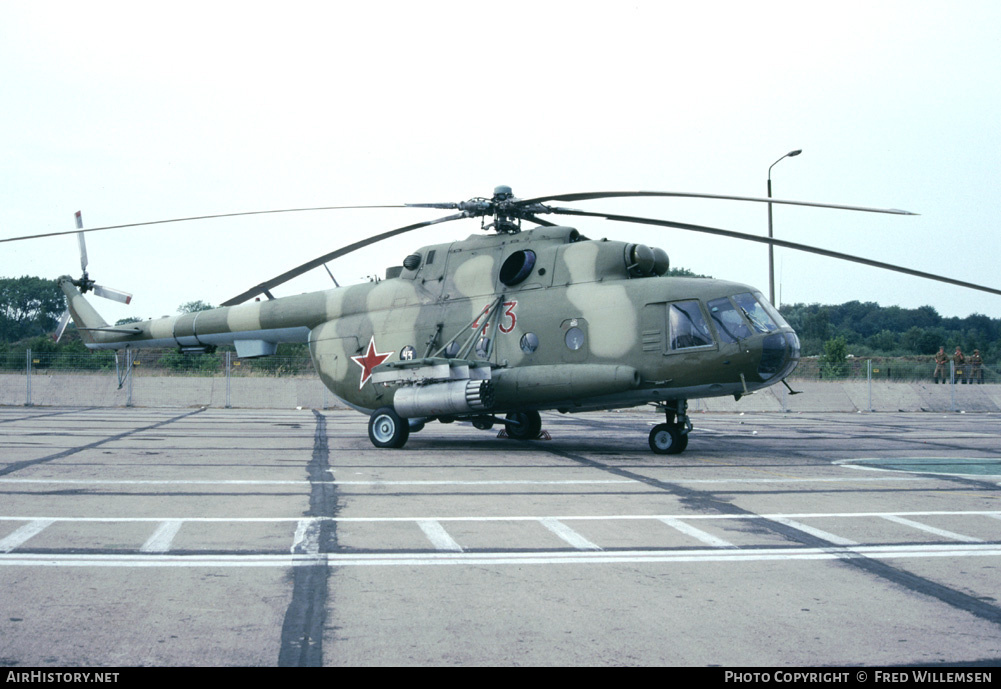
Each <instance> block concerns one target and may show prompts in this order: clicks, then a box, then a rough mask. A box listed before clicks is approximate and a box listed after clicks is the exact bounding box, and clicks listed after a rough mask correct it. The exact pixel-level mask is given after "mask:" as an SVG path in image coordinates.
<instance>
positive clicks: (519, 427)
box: [504, 411, 542, 440]
mask: <svg viewBox="0 0 1001 689" xmlns="http://www.w3.org/2000/svg"><path fill="white" fill-rule="evenodd" d="M504 418H505V419H506V421H505V422H504V430H505V431H506V432H507V437H508V438H514V439H515V440H535V439H536V438H538V437H539V433H541V432H542V417H541V416H539V412H537V411H516V412H512V413H511V414H508V415H507V416H505V417H504Z"/></svg>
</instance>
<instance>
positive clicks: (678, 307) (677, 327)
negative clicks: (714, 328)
mask: <svg viewBox="0 0 1001 689" xmlns="http://www.w3.org/2000/svg"><path fill="white" fill-rule="evenodd" d="M667 316H668V322H669V326H670V328H671V349H672V350H677V349H690V348H692V347H709V346H712V344H713V336H712V333H710V331H709V324H708V323H706V319H705V317H704V316H703V315H702V309H701V308H699V302H697V301H681V302H677V303H675V304H671V305H670V306H669V307H668V310H667Z"/></svg>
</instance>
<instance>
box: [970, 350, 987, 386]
mask: <svg viewBox="0 0 1001 689" xmlns="http://www.w3.org/2000/svg"><path fill="white" fill-rule="evenodd" d="M983 365H984V360H983V359H982V358H981V357H980V350H979V349H974V350H973V356H971V357H970V382H971V383H983V382H984V369H983Z"/></svg>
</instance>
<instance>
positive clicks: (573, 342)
mask: <svg viewBox="0 0 1001 689" xmlns="http://www.w3.org/2000/svg"><path fill="white" fill-rule="evenodd" d="M563 341H564V342H566V344H567V347H568V348H569V349H572V350H574V351H577V350H578V349H580V348H581V347H583V346H584V331H583V330H581V329H580V328H578V327H577V326H574V327H572V328H570V329H569V330H567V334H566V335H565V336H564V337H563Z"/></svg>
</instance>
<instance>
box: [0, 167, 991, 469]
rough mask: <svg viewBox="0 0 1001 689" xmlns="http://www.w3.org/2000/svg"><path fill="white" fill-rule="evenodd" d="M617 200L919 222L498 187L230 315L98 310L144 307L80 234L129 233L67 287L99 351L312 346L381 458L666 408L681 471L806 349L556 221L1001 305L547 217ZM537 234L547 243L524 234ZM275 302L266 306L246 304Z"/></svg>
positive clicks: (645, 259)
mask: <svg viewBox="0 0 1001 689" xmlns="http://www.w3.org/2000/svg"><path fill="white" fill-rule="evenodd" d="M614 197H691V198H706V199H724V200H737V201H752V202H762V203H779V204H792V205H802V206H815V207H823V208H838V209H843V210H854V211H866V212H880V213H893V214H905V215H913V214H911V213H908V212H907V211H899V210H893V209H874V208H861V207H853V206H840V205H831V204H820V203H808V202H798V201H781V200H776V199H771V198H768V199H760V198H749V197H736V196H718V195H709V194H689V193H675V192H644V191H636V192H632V191H627V192H591V193H579V194H563V195H557V196H549V197H539V198H533V199H527V200H523V199H519V198H516V197H515V196H514V195H513V193H512V190H511V188H510V187H506V186H499V187H497V188H496V189H495V190H494V194H493V196H492V197H490V198H474V199H470V200H468V201H463V202H458V203H434V204H406V206H412V207H422V208H444V209H452V210H456V211H458V212H457V213H454V214H452V215H448V216H445V217H442V218H437V219H435V220H430V221H424V222H419V223H415V224H412V225H407V226H405V227H400V228H397V229H394V230H390V231H388V232H384V233H382V234H379V235H376V236H374V237H371V238H368V239H365V240H362V241H359V242H356V243H354V244H352V245H350V246H346V247H343V248H340V249H337V250H336V251H333V252H330V253H328V254H325V255H324V256H320V257H318V258H316V259H314V260H312V261H309V262H307V263H304V264H303V265H301V266H298V267H297V268H294V269H292V270H290V271H287V272H285V273H283V274H281V275H279V276H277V277H275V278H273V279H271V280H268V281H265V282H262V283H260V284H258V285H256V286H254V287H252V288H250V289H248V290H246V291H244V292H243V293H241V294H239V295H237V296H236V297H233V298H232V299H230V300H228V301H226V302H224V303H223V305H222V306H221V307H220V308H216V309H212V310H208V311H200V312H196V313H189V314H185V315H181V316H174V317H168V318H161V319H157V320H150V321H146V322H144V323H136V324H128V325H122V326H112V325H109V324H108V323H107V322H105V321H104V319H102V318H101V316H100V315H98V313H97V311H96V310H95V309H94V307H93V306H92V305H91V304H90V303H89V302H88V300H87V299H86V298H85V297H84V296H83V293H85V292H87V291H89V290H94V291H95V293H96V294H98V295H99V296H109V297H111V298H115V299H119V300H120V301H123V300H124V299H125V298H126V297H128V295H127V294H125V293H123V292H120V291H118V290H112V289H110V288H101V287H99V286H96V285H95V284H94V282H93V280H91V279H90V278H89V276H88V274H87V272H86V269H87V264H86V251H85V248H84V244H83V239H82V238H83V234H82V233H83V232H86V231H96V230H98V229H113V228H91V229H90V230H84V229H82V227H81V226H80V223H79V221H78V232H79V233H80V234H79V236H80V242H81V257H82V258H81V265H82V267H83V270H84V273H83V277H82V278H80V279H78V280H74V279H72V278H70V277H63V278H60V280H59V285H60V288H61V289H62V291H63V293H64V294H65V295H66V299H67V304H68V313H69V314H70V315H71V316H72V319H73V321H74V322H75V323H76V325H77V328H78V330H79V331H80V333H81V336H82V338H83V339H84V341H85V343H86V345H87V347H89V348H91V349H113V350H121V349H124V348H141V347H167V346H169V347H179V348H180V350H181V351H184V352H204V351H209V350H211V349H213V348H215V347H217V346H219V345H224V344H226V345H233V346H234V347H235V348H236V352H237V356H239V357H247V358H249V357H261V356H268V355H271V354H274V353H275V351H276V348H277V345H278V343H281V342H305V343H308V345H309V352H310V355H311V357H312V360H313V363H314V365H315V368H316V370H317V372H318V373H319V376H320V378H321V380H322V381H323V383H324V385H326V386H327V387H328V388H329V389H330V390H331V391H332V392H333V393H334V394H335V395H336V396H337V397H338V398H339V399H341V400H342V401H343V402H344V403H345V404H347V405H348V406H350V407H352V408H353V409H355V410H357V411H359V412H362V413H365V414H367V415H369V423H368V434H369V438H370V439H371V442H372V443H373V444H374V445H375V446H376V447H380V448H399V447H402V446H403V445H404V444H405V443H406V442H407V439H408V437H409V435H410V434H411V433H414V432H418V431H420V430H421V429H422V428H423V427H424V425H425V424H426V423H427V422H429V421H432V420H437V421H440V422H452V421H456V420H461V421H468V422H471V423H472V425H473V426H475V427H476V428H479V429H484V430H485V429H490V428H492V427H493V426H494V425H495V424H502V425H503V426H504V430H505V431H506V434H507V435H508V436H509V437H511V438H514V439H517V440H529V439H534V438H538V437H539V435H540V431H541V427H542V422H541V417H540V414H539V412H540V411H544V410H558V411H560V412H564V413H573V412H586V411H592V410H606V409H614V408H625V407H635V406H641V405H648V404H652V405H654V406H655V407H656V408H657V409H658V410H659V411H660V412H661V413H663V414H664V417H665V420H664V422H663V423H660V424H658V425H656V426H655V427H654V428H653V429H652V430H651V431H650V434H649V446H650V449H651V450H652V451H653V452H655V453H658V454H676V453H680V452H683V451H684V450H685V448H686V447H687V445H688V439H689V432H690V431H691V430H692V423H691V419H690V418H689V416H688V414H687V408H688V400H690V399H694V398H705V397H715V396H730V395H732V396H733V397H734V398H735V399H738V400H739V399H740V398H741V397H742V396H744V395H747V394H749V393H752V392H754V391H756V390H759V389H762V388H765V387H767V386H771V385H774V384H776V383H779V382H783V383H785V378H786V377H787V376H788V375H789V374H790V373H791V372H792V371H793V369H795V368H796V365H797V363H798V361H799V358H800V343H799V339H798V338H797V336H796V333H795V332H794V331H793V329H792V328H791V327H790V326H789V325H788V324H787V323H786V322H785V320H783V318H782V316H781V315H780V314H779V313H778V311H777V310H776V309H775V308H774V307H773V306H772V305H771V304H770V303H769V302H768V300H767V299H766V298H765V297H764V296H763V295H762V294H761V292H759V291H758V290H756V289H754V288H753V287H750V286H747V285H743V284H738V283H734V282H728V281H724V280H716V279H706V278H682V277H668V276H667V273H668V268H669V260H668V256H667V253H666V252H664V251H663V250H662V249H658V248H651V247H648V246H645V245H642V244H636V243H629V242H621V241H609V240H606V239H601V240H590V239H588V238H586V237H584V236H582V235H581V234H580V232H578V231H577V230H576V229H574V228H572V227H567V226H562V225H557V224H554V223H551V222H549V221H547V220H544V219H543V218H541V217H540V216H542V215H547V214H558V215H570V216H582V217H596V218H604V219H607V220H613V221H618V222H630V223H640V224H647V225H655V226H660V227H668V228H677V229H683V230H691V231H696V232H703V233H709V234H716V235H722V236H727V237H733V238H738V239H744V240H749V241H756V242H761V243H770V244H772V245H774V246H779V247H785V248H790V249H796V250H800V251H808V252H811V253H817V254H821V255H825V256H829V257H833V258H838V259H843V260H848V261H853V262H857V263H863V264H866V265H871V266H875V267H880V268H886V269H889V270H894V271H898V272H903V273H907V274H911V275H916V276H919V277H925V278H930V279H934V280H940V281H944V282H948V283H952V284H957V285H961V286H965V287H971V288H974V289H980V290H984V291H989V292H993V293H997V294H1001V291H999V290H994V289H992V288H988V287H982V286H979V285H973V284H971V283H966V282H961V281H958V280H953V279H951V278H946V277H942V276H938V275H932V274H929V273H923V272H920V271H915V270H911V269H908V268H902V267H899V266H893V265H890V264H887V263H882V262H877V261H872V260H869V259H865V258H861V257H857V256H851V255H848V254H842V253H839V252H833V251H828V250H825V249H819V248H816V247H810V246H807V245H803V244H797V243H793V242H787V241H783V240H777V239H771V238H765V237H758V236H756V235H749V234H745V233H740V232H733V231H729V230H723V229H718V228H711V227H705V226H700V225H690V224H685V223H677V222H673V221H668V220H658V219H653V218H640V217H635V216H625V215H612V214H606V213H597V212H588V211H582V210H575V209H572V208H564V207H558V206H552V205H547V202H553V201H584V200H591V199H598V198H614ZM368 207H372V206H368ZM377 207H378V206H377ZM386 207H398V206H386ZM339 208H356V207H353V206H349V207H339ZM248 214H249V213H248ZM227 215H228V216H232V215H243V214H242V213H239V214H227ZM204 217H215V216H204ZM475 217H479V218H481V219H482V220H481V227H482V229H484V230H492V232H491V233H489V234H486V235H472V236H470V237H469V238H467V239H465V240H460V241H454V242H451V243H445V244H437V245H432V246H425V247H422V248H420V249H418V250H416V251H414V252H413V253H411V254H410V255H408V256H406V257H405V258H404V259H403V262H402V265H399V266H395V267H391V268H389V269H388V270H387V271H386V277H385V279H380V280H375V281H372V282H369V283H363V284H358V285H353V286H345V287H337V288H334V289H329V290H326V291H320V292H313V293H309V294H302V295H298V296H289V297H282V298H275V297H274V296H273V295H272V293H271V290H272V289H274V288H275V287H277V286H278V285H281V284H282V283H284V282H286V281H288V280H290V279H292V278H294V277H296V276H298V275H301V274H302V273H305V272H306V271H308V270H311V269H313V268H317V267H319V266H321V265H324V264H325V263H326V262H328V261H330V260H332V259H334V258H337V257H339V256H343V255H345V254H347V253H350V252H351V251H354V250H357V249H359V248H362V247H363V246H368V245H370V244H372V243H374V242H377V241H381V240H383V239H386V238H388V237H392V236H395V235H399V234H402V233H404V232H409V231H412V230H416V229H419V228H422V227H427V226H429V225H433V224H437V223H442V222H448V221H452V220H458V219H463V218H475ZM189 219H194V218H189ZM488 219H489V220H490V221H491V222H489V223H488V222H487V221H488ZM523 221H527V222H531V223H533V224H535V225H536V227H535V228H534V229H522V227H521V225H522V222H523ZM159 222H173V221H159ZM139 224H149V223H139ZM116 227H128V226H122V225H119V226H116ZM51 234H68V232H67V233H51ZM35 236H36V237H37V236H49V235H35ZM18 239H23V237H22V238H18ZM3 241H11V240H3ZM260 295H263V296H265V297H267V300H266V301H260V300H258V301H250V302H248V300H249V299H252V298H254V297H259V296H260ZM65 322H66V319H64V321H63V323H62V324H61V326H60V333H61V329H62V327H64V326H65ZM786 385H787V387H788V384H786ZM790 390H791V388H790Z"/></svg>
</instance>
